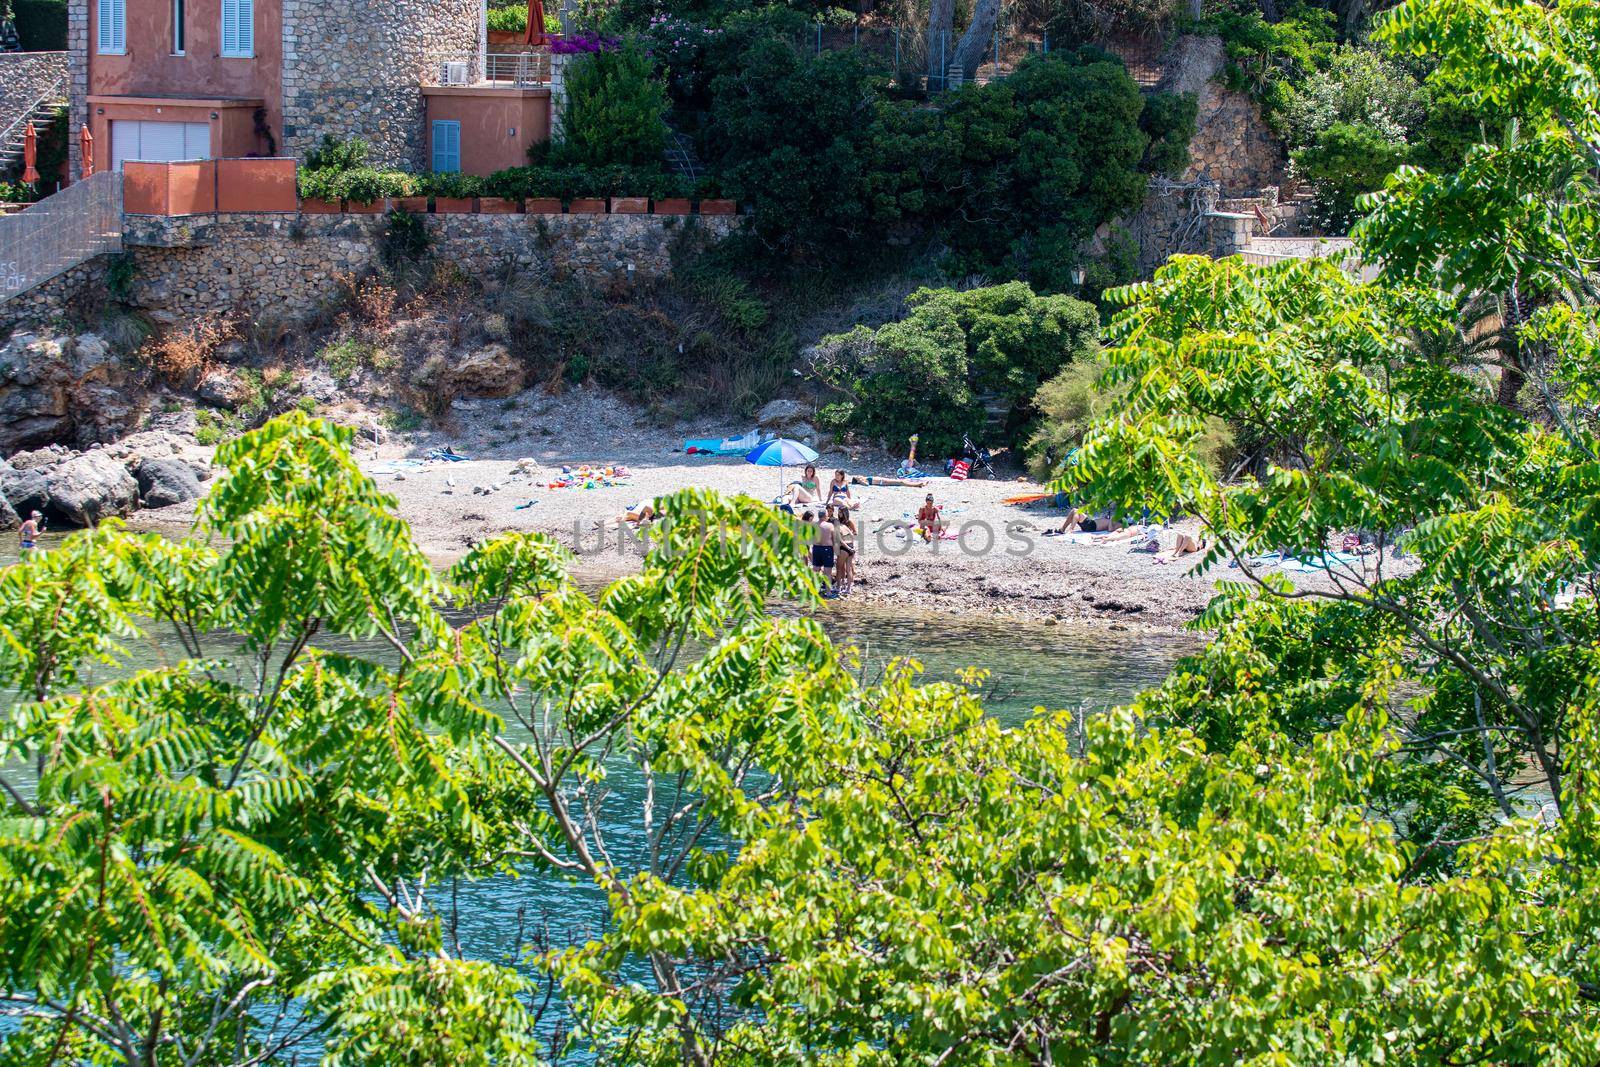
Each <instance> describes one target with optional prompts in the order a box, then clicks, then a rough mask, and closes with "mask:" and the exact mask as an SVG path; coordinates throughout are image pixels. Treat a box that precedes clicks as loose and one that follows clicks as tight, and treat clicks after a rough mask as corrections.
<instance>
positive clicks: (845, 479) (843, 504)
mask: <svg viewBox="0 0 1600 1067" xmlns="http://www.w3.org/2000/svg"><path fill="white" fill-rule="evenodd" d="M828 506H829V507H830V508H833V507H840V508H849V509H850V510H852V511H853V510H855V509H856V508H858V507H860V506H861V505H860V504H859V503H857V502H856V498H855V497H854V496H852V495H851V494H850V478H849V474H848V472H846V471H845V470H843V469H840V470H836V471H834V472H833V481H831V482H829V483H828Z"/></svg>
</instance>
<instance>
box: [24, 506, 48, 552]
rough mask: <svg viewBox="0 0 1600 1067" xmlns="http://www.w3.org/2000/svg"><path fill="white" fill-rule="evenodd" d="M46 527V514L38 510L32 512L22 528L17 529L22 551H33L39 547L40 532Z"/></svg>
mask: <svg viewBox="0 0 1600 1067" xmlns="http://www.w3.org/2000/svg"><path fill="white" fill-rule="evenodd" d="M43 529H44V516H43V515H41V514H39V513H38V512H37V511H34V512H30V513H29V515H28V519H27V521H26V522H24V523H23V524H22V528H21V529H20V530H18V531H17V548H18V550H19V551H22V552H32V551H33V550H34V549H36V548H38V547H39V533H40V531H41V530H43Z"/></svg>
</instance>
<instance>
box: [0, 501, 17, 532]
mask: <svg viewBox="0 0 1600 1067" xmlns="http://www.w3.org/2000/svg"><path fill="white" fill-rule="evenodd" d="M21 525H22V520H21V519H20V518H18V517H17V511H16V509H15V508H13V507H12V506H11V501H9V500H7V499H6V498H5V497H4V496H0V530H15V529H16V528H17V527H18V526H21Z"/></svg>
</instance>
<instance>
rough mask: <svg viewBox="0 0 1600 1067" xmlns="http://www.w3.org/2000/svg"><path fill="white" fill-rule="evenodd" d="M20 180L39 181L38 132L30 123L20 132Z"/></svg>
mask: <svg viewBox="0 0 1600 1067" xmlns="http://www.w3.org/2000/svg"><path fill="white" fill-rule="evenodd" d="M22 180H23V181H25V182H36V181H38V180H39V131H38V130H35V129H34V128H33V123H31V122H30V123H28V125H27V128H26V129H24V130H23V131H22Z"/></svg>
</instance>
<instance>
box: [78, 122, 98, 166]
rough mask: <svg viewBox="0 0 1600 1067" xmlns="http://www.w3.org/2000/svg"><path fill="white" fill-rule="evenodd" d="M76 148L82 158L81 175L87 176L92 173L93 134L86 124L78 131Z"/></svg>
mask: <svg viewBox="0 0 1600 1067" xmlns="http://www.w3.org/2000/svg"><path fill="white" fill-rule="evenodd" d="M78 148H79V149H80V151H79V155H81V156H82V158H83V176H84V177H85V178H87V177H88V176H89V175H91V174H93V173H94V134H92V133H90V132H89V127H88V126H84V127H83V128H82V129H80V130H79V131H78Z"/></svg>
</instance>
